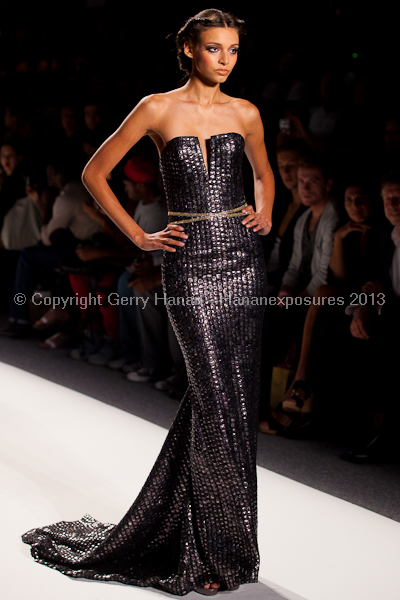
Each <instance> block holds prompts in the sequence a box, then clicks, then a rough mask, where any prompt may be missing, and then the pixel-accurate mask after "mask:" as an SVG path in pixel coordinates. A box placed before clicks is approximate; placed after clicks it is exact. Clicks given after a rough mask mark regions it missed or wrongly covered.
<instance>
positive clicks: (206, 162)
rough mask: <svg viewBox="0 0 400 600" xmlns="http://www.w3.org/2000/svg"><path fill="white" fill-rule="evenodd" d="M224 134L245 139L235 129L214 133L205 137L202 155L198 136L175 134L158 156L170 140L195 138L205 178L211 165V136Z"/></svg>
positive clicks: (215, 136) (166, 145)
mask: <svg viewBox="0 0 400 600" xmlns="http://www.w3.org/2000/svg"><path fill="white" fill-rule="evenodd" d="M224 135H238V136H239V137H241V138H242V140H243V142H244V141H245V139H244V137H243V136H242V134H241V133H237V132H236V131H229V132H227V133H216V134H215V135H210V137H209V138H206V139H205V142H206V151H207V154H206V157H204V152H203V148H202V146H201V142H200V138H199V137H198V136H197V135H177V136H175V137H173V138H171V139H170V140H168V142H167V143H166V144H165V146H164V148H163V149H162V150H161V152H160V157H161V156H162V154H163V152H164V150H166V148H167V147H168V146H169V144H170V143H171V142H173V141H174V140H180V139H195V140H197V144H198V148H199V151H200V154H201V158H202V164H203V169H204V171H205V174H206V176H207V178H209V177H210V170H209V166H210V165H211V161H210V154H211V142H212V140H213V138H217V137H221V136H224ZM207 142H208V146H209V149H207Z"/></svg>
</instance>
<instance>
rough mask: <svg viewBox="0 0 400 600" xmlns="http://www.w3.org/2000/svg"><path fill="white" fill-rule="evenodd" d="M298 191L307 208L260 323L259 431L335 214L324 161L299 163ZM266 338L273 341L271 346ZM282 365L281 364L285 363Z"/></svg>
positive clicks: (324, 267) (325, 259) (322, 277)
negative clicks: (276, 367) (274, 375)
mask: <svg viewBox="0 0 400 600" xmlns="http://www.w3.org/2000/svg"><path fill="white" fill-rule="evenodd" d="M297 177H298V190H299V194H300V197H301V200H302V203H303V204H304V205H305V206H306V207H307V210H306V211H305V212H304V213H303V214H302V215H301V217H299V219H298V220H297V223H296V226H295V228H294V243H293V252H292V256H291V259H290V262H289V266H288V268H287V270H286V272H285V274H284V276H283V279H282V285H281V288H280V290H279V293H278V295H277V298H276V305H275V306H269V307H268V308H269V310H268V311H267V312H266V315H265V319H264V330H263V338H264V340H265V343H264V344H263V348H264V350H263V365H264V367H265V368H263V371H262V382H261V402H260V419H261V422H262V424H261V430H265V431H268V430H269V425H268V423H265V424H264V419H266V417H267V414H268V412H269V395H270V387H271V374H272V367H273V365H274V364H277V363H279V362H282V360H283V359H285V355H286V353H287V352H288V350H289V347H290V344H291V342H297V343H298V342H299V341H300V339H301V333H302V330H303V325H304V320H305V317H306V314H307V311H308V307H309V304H307V303H306V302H304V298H306V297H312V296H313V295H314V293H315V291H316V289H317V287H318V286H320V285H324V284H326V283H327V277H328V267H329V262H330V258H331V254H332V248H333V237H334V231H335V229H336V227H337V225H338V223H339V213H338V211H337V208H336V205H335V203H334V201H333V200H332V199H331V198H330V190H331V188H332V184H333V180H332V178H331V177H330V176H329V174H328V169H327V166H326V165H325V162H324V161H323V160H322V159H321V158H320V157H318V156H309V157H306V158H304V159H302V160H301V161H300V162H299V164H298V171H297ZM271 340H273V341H272V342H271ZM285 362H286V361H285Z"/></svg>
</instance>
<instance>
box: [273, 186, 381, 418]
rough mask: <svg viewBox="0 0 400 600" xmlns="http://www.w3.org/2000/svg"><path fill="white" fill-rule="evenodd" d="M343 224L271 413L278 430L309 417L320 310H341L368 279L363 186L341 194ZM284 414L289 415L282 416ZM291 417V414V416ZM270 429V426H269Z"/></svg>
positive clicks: (369, 245)
mask: <svg viewBox="0 0 400 600" xmlns="http://www.w3.org/2000/svg"><path fill="white" fill-rule="evenodd" d="M344 208H345V213H346V217H347V219H346V222H345V223H344V224H343V225H342V226H341V227H340V228H339V229H338V230H337V231H336V233H335V238H334V245H333V250H332V256H331V260H330V265H329V278H328V285H323V286H320V287H319V288H317V290H316V293H315V296H314V298H313V299H312V304H311V305H310V308H309V310H308V312H307V317H306V320H305V323H304V329H303V337H302V343H301V351H300V358H299V361H298V365H297V369H296V373H295V375H294V378H293V382H292V384H291V385H290V387H289V389H288V391H287V392H286V394H285V397H284V398H283V401H282V404H281V405H280V406H279V407H278V411H277V412H276V413H275V416H274V418H275V421H276V422H275V423H274V425H275V426H276V425H277V424H278V428H279V427H280V428H282V426H283V427H286V428H287V427H289V428H291V429H292V428H294V427H295V425H296V420H295V419H294V418H291V417H294V416H295V414H296V413H297V414H298V415H299V419H298V420H297V423H298V424H299V423H301V424H304V420H305V416H304V415H308V416H309V415H310V413H311V411H312V404H313V392H312V390H311V388H310V385H309V383H308V381H309V378H310V374H309V372H308V371H309V358H310V350H311V341H312V333H313V327H314V322H315V318H316V316H317V313H318V310H319V308H320V306H323V305H325V304H328V305H332V309H334V308H335V307H336V309H337V310H344V309H345V306H346V305H347V304H349V303H350V301H351V299H352V296H351V294H352V293H357V292H358V291H359V290H360V288H361V285H362V284H363V282H364V281H366V280H367V279H368V273H370V270H371V266H372V260H373V256H374V237H373V231H372V215H373V213H374V211H373V201H372V198H371V193H370V191H369V190H368V189H367V187H366V186H365V185H362V184H359V183H354V184H351V185H348V186H347V187H346V188H345V192H344ZM284 413H290V415H288V414H284ZM294 413H295V414H294ZM270 425H271V423H270Z"/></svg>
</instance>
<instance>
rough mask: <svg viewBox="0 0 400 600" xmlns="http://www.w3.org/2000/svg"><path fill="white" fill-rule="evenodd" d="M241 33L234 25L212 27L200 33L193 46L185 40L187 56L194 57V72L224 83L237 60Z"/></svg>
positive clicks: (212, 80) (207, 78)
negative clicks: (197, 40) (196, 42)
mask: <svg viewBox="0 0 400 600" xmlns="http://www.w3.org/2000/svg"><path fill="white" fill-rule="evenodd" d="M238 50H239V35H238V32H237V31H236V29H234V28H233V27H210V28H209V29H206V30H204V31H203V32H202V33H201V34H200V39H199V42H198V44H197V45H196V46H195V47H194V48H192V47H191V46H190V45H189V44H188V43H187V42H185V46H184V51H185V54H186V56H189V58H191V59H192V74H194V75H197V76H201V77H202V78H203V79H206V80H208V81H210V82H212V83H223V82H224V81H226V79H227V78H228V76H229V74H230V72H231V71H232V69H233V67H234V66H235V64H236V61H237V53H238Z"/></svg>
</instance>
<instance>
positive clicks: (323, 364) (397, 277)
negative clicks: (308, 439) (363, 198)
mask: <svg viewBox="0 0 400 600" xmlns="http://www.w3.org/2000/svg"><path fill="white" fill-rule="evenodd" d="M381 196H382V200H383V209H384V213H385V216H386V226H383V227H382V228H381V229H380V232H379V237H378V242H379V244H378V246H377V250H376V252H375V260H374V261H373V266H372V271H371V273H370V275H369V277H368V280H366V281H364V284H363V285H362V286H361V288H359V289H358V290H355V291H357V294H354V295H353V298H352V304H349V305H348V307H346V308H345V307H341V310H338V309H337V307H329V306H324V307H322V308H321V309H320V311H319V312H318V315H317V318H316V321H315V324H314V338H313V346H312V347H313V348H314V350H315V351H314V352H313V351H312V355H311V358H312V359H313V365H312V368H313V378H314V379H315V381H316V383H317V392H318V394H317V395H318V396H320V395H321V397H323V400H324V402H323V403H321V404H327V403H329V404H328V407H327V410H329V414H330V420H332V416H335V415H337V414H339V415H342V414H344V415H345V420H344V422H343V423H341V427H342V428H344V429H345V430H346V433H347V437H348V438H349V440H350V445H351V450H349V451H347V452H346V453H344V454H343V455H342V458H344V459H346V460H349V461H352V462H368V461H372V460H374V459H376V458H379V457H380V456H381V455H382V453H386V454H387V455H388V456H389V457H390V456H392V455H393V454H394V453H395V452H396V453H397V454H398V451H399V447H398V431H397V428H398V423H399V416H400V415H399V403H398V401H397V398H398V392H397V379H398V377H397V368H398V364H399V359H400V354H399V344H398V337H399V331H400V323H399V315H400V311H399V309H400V304H399V303H400V285H399V282H400V260H399V256H400V175H399V174H397V173H393V174H391V175H389V176H387V177H384V178H383V179H382V183H381ZM326 382H329V386H327V385H326ZM318 405H319V403H318ZM342 411H343V413H342ZM375 413H383V414H384V423H383V427H382V428H381V429H380V431H379V432H378V435H376V433H377V432H376V431H375V432H374V428H373V422H374V415H375ZM336 421H337V419H336Z"/></svg>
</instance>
